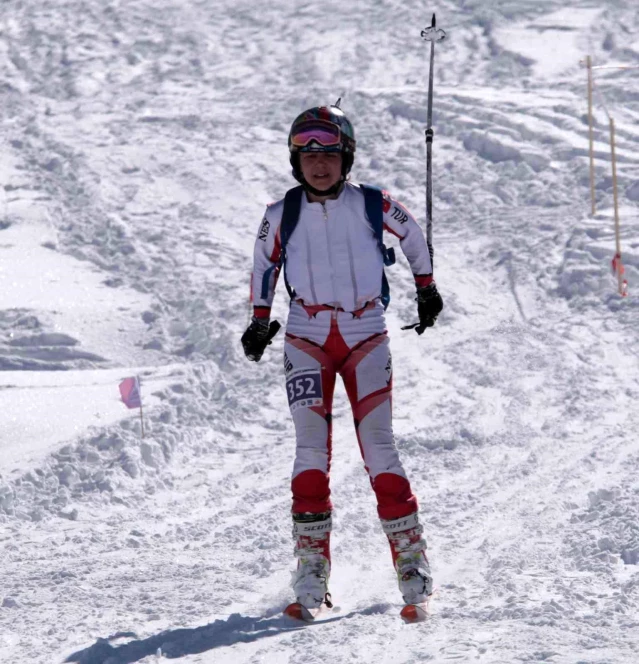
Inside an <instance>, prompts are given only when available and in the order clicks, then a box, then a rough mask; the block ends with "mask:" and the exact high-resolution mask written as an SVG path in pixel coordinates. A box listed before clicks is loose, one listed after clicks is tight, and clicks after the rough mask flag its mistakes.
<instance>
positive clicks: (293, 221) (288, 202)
mask: <svg viewBox="0 0 639 664" xmlns="http://www.w3.org/2000/svg"><path fill="white" fill-rule="evenodd" d="M303 193H304V188H303V187H302V186H301V185H300V186H298V187H293V189H289V190H288V191H287V192H286V196H284V209H283V210H282V223H281V225H280V242H281V247H282V258H281V261H282V263H284V262H286V245H287V244H288V241H289V240H290V239H291V235H293V231H294V230H295V227H296V226H297V222H298V220H299V218H300V210H301V209H302V194H303Z"/></svg>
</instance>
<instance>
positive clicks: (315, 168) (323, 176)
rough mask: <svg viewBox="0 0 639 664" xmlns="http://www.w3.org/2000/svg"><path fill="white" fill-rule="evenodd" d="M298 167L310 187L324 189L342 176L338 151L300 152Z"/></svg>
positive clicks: (340, 158) (328, 187)
mask: <svg viewBox="0 0 639 664" xmlns="http://www.w3.org/2000/svg"><path fill="white" fill-rule="evenodd" d="M300 168H301V169H302V175H303V176H304V179H305V180H306V182H308V183H309V184H310V185H311V187H315V189H319V190H320V191H326V190H327V189H330V188H331V187H332V186H333V185H334V184H337V183H338V182H339V180H340V178H341V177H342V155H341V153H340V152H300Z"/></svg>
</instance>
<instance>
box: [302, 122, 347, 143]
mask: <svg viewBox="0 0 639 664" xmlns="http://www.w3.org/2000/svg"><path fill="white" fill-rule="evenodd" d="M313 141H315V142H316V143H318V144H319V145H321V146H322V147H324V148H340V147H341V145H342V132H341V131H340V128H339V127H338V126H337V125H336V124H333V123H332V122H328V121H327V120H317V119H312V120H304V121H303V122H300V123H299V124H298V125H297V126H296V127H295V129H294V130H293V133H292V134H291V145H292V146H294V147H296V148H298V149H299V148H305V147H307V146H308V145H310V143H312V142H313Z"/></svg>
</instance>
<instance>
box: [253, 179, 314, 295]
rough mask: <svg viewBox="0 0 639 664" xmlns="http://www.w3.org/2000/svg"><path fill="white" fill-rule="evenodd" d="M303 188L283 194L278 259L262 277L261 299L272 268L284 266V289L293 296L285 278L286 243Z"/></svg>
mask: <svg viewBox="0 0 639 664" xmlns="http://www.w3.org/2000/svg"><path fill="white" fill-rule="evenodd" d="M303 193H304V188H303V187H302V186H298V187H293V189H289V190H288V191H287V192H286V195H285V196H284V208H283V210H282V221H281V223H280V247H281V250H280V260H279V261H278V262H277V263H276V264H275V265H273V266H271V267H270V268H269V269H268V270H266V272H265V273H264V276H263V277H262V299H266V297H267V295H268V286H269V283H270V279H271V273H272V272H273V271H274V270H279V269H280V268H282V267H284V284H285V286H286V290H287V291H288V294H289V296H290V298H291V300H292V299H294V298H295V291H294V290H293V289H292V288H291V286H290V285H289V283H288V280H287V279H286V245H287V244H288V241H289V240H290V239H291V235H293V231H294V230H295V227H296V226H297V222H298V220H299V218H300V210H301V209H302V195H303Z"/></svg>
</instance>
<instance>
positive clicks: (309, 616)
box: [284, 602, 315, 622]
mask: <svg viewBox="0 0 639 664" xmlns="http://www.w3.org/2000/svg"><path fill="white" fill-rule="evenodd" d="M284 615H285V616H288V617H289V618H292V619H293V620H299V621H301V622H313V620H315V615H314V614H313V613H311V612H310V611H309V610H308V609H307V608H306V607H305V606H303V605H302V604H300V603H299V602H293V603H292V604H289V605H288V606H287V607H286V608H285V609H284Z"/></svg>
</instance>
